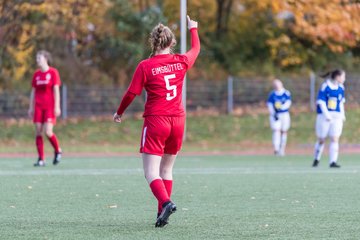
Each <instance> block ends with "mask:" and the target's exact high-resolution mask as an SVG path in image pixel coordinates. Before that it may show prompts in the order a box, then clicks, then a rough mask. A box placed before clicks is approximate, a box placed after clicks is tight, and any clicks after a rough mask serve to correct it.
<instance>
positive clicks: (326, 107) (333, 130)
mask: <svg viewBox="0 0 360 240" xmlns="http://www.w3.org/2000/svg"><path fill="white" fill-rule="evenodd" d="M322 77H324V78H325V79H326V80H325V82H324V83H323V84H322V85H321V87H320V90H319V94H318V98H317V118H316V136H317V138H318V140H317V142H316V144H315V157H314V162H313V167H317V166H318V164H319V161H320V158H321V154H322V152H323V150H324V145H325V139H326V137H329V138H330V146H329V164H330V167H331V168H339V167H340V166H339V165H338V164H337V163H336V162H337V160H338V156H339V138H340V136H341V132H342V128H343V123H344V121H345V110H344V103H345V89H344V85H343V83H344V82H345V72H344V71H343V70H338V69H336V70H334V71H332V72H329V73H327V74H325V75H324V76H322Z"/></svg>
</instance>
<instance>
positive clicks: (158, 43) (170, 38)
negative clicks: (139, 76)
mask: <svg viewBox="0 0 360 240" xmlns="http://www.w3.org/2000/svg"><path fill="white" fill-rule="evenodd" d="M149 42H150V46H151V55H150V57H153V56H154V55H155V53H156V51H159V50H163V49H165V48H167V47H174V46H175V44H176V40H175V35H174V33H173V32H172V31H171V30H170V28H169V27H167V26H164V25H163V24H161V23H159V24H158V25H157V26H155V27H154V29H153V30H152V31H151V33H150V37H149Z"/></svg>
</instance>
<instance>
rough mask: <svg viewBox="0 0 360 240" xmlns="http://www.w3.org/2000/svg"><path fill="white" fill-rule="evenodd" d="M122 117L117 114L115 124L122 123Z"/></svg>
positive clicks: (115, 114)
mask: <svg viewBox="0 0 360 240" xmlns="http://www.w3.org/2000/svg"><path fill="white" fill-rule="evenodd" d="M121 117H122V115H118V114H117V113H114V117H113V119H114V122H116V123H121V122H122V119H121Z"/></svg>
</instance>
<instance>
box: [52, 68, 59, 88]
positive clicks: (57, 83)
mask: <svg viewBox="0 0 360 240" xmlns="http://www.w3.org/2000/svg"><path fill="white" fill-rule="evenodd" d="M54 77H55V78H54V86H56V85H58V86H60V85H61V80H60V75H59V71H58V70H57V69H55V68H54Z"/></svg>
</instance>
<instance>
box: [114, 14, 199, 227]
mask: <svg viewBox="0 0 360 240" xmlns="http://www.w3.org/2000/svg"><path fill="white" fill-rule="evenodd" d="M187 19H188V28H189V30H190V33H191V49H190V50H189V51H188V52H187V53H185V54H183V55H180V54H172V48H173V47H174V46H175V44H176V40H175V36H174V34H173V33H172V32H171V30H170V29H169V28H168V27H166V26H164V25H162V24H159V25H157V26H156V27H155V28H154V29H153V30H152V32H151V34H150V39H149V40H150V44H151V48H152V54H151V56H150V58H149V59H146V60H143V61H142V62H140V63H139V65H138V66H137V68H136V70H135V73H134V76H133V79H132V82H131V84H130V86H129V88H128V90H127V92H126V93H125V95H124V97H123V99H122V101H121V104H120V106H119V108H118V110H117V112H116V113H115V114H114V121H115V122H118V123H120V122H121V121H122V119H121V117H122V114H123V113H124V111H125V109H126V108H127V107H128V106H129V105H130V103H131V102H132V101H133V99H134V98H135V96H136V95H140V94H141V92H142V89H143V88H145V90H146V92H147V100H146V104H145V112H144V126H143V131H142V137H141V147H140V152H141V153H142V159H143V167H144V174H145V178H146V180H147V182H148V183H149V185H150V188H151V191H152V192H153V194H154V196H155V197H156V199H157V200H158V217H157V219H156V223H155V227H163V226H165V225H166V224H167V223H168V218H169V216H170V215H171V214H172V213H174V212H175V211H176V205H175V204H174V203H173V202H172V201H171V199H170V196H171V192H172V183H173V176H172V169H173V166H174V162H175V159H176V156H177V153H178V152H179V150H180V148H181V145H182V140H183V134H184V125H185V111H184V107H183V103H182V91H183V89H182V86H183V81H184V77H185V74H186V71H187V70H188V69H190V68H191V67H192V66H193V64H194V63H195V60H196V58H197V56H198V55H199V52H200V40H199V36H198V32H197V26H198V24H197V22H195V21H193V20H191V19H190V18H189V16H188V17H187Z"/></svg>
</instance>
